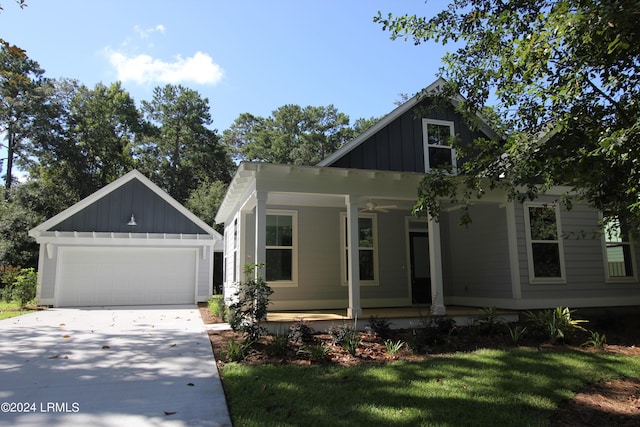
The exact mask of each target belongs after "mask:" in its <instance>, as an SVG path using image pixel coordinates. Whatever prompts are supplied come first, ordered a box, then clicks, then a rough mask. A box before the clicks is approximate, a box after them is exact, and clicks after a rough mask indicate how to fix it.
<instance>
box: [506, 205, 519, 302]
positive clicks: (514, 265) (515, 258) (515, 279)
mask: <svg viewBox="0 0 640 427" xmlns="http://www.w3.org/2000/svg"><path fill="white" fill-rule="evenodd" d="M505 208H506V209H505V215H506V218H507V244H508V246H509V268H510V271H511V295H512V296H513V298H516V299H520V298H522V283H521V282H520V257H519V255H518V227H517V225H516V206H515V201H514V200H512V201H511V202H507V204H506V206H505Z"/></svg>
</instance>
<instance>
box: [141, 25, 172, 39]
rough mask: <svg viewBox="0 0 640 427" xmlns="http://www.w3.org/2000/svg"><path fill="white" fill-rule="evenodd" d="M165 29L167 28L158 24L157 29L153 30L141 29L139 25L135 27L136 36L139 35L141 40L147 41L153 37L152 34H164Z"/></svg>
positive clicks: (152, 28)
mask: <svg viewBox="0 0 640 427" xmlns="http://www.w3.org/2000/svg"><path fill="white" fill-rule="evenodd" d="M165 29H166V28H165V27H164V25H162V24H158V25H156V26H155V27H151V28H141V27H140V26H139V25H135V26H134V27H133V30H134V31H135V32H136V34H138V36H140V38H141V39H147V38H149V37H151V34H153V33H155V32H159V33H162V34H164V31H165Z"/></svg>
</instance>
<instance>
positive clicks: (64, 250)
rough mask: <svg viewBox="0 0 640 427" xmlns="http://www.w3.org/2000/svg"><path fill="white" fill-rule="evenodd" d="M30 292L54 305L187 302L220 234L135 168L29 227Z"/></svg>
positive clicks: (199, 288)
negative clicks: (34, 251)
mask: <svg viewBox="0 0 640 427" xmlns="http://www.w3.org/2000/svg"><path fill="white" fill-rule="evenodd" d="M30 234H31V235H32V236H33V237H35V238H36V239H37V241H38V242H39V243H40V259H39V265H38V272H39V275H38V281H39V286H38V298H39V302H40V304H43V305H51V306H56V307H85V306H87V307H91V306H127V305H159V304H194V303H196V302H200V301H206V300H207V298H208V297H209V296H210V295H211V294H212V293H213V276H214V262H213V259H214V254H215V252H216V251H221V250H222V249H221V245H222V240H221V239H222V238H221V236H220V235H219V234H218V233H216V231H215V230H213V229H212V228H211V227H209V226H208V225H207V224H205V223H204V222H203V221H201V220H200V219H199V218H197V217H196V216H195V215H193V214H192V213H191V212H189V211H188V210H187V209H186V208H184V207H183V206H182V205H180V204H179V203H177V202H176V201H175V200H174V199H172V198H171V197H170V196H169V195H168V194H166V193H165V192H164V191H162V190H161V189H160V188H159V187H157V186H155V184H153V183H152V182H151V181H149V180H148V179H147V178H145V177H144V176H143V175H141V174H140V173H139V172H137V171H133V172H130V173H129V174H127V175H125V176H123V177H122V178H120V179H119V180H116V181H114V182H113V183H112V184H109V185H108V186H107V187H105V188H103V189H102V190H100V191H98V192H96V193H95V194H94V195H92V196H89V197H88V198H87V199H84V200H82V201H80V202H78V203H77V204H76V205H74V206H72V207H70V208H69V209H67V210H65V211H63V212H61V213H60V214H58V215H56V216H55V217H53V218H51V219H50V220H48V221H45V222H44V223H43V224H40V225H39V226H38V227H36V228H34V229H33V230H31V231H30Z"/></svg>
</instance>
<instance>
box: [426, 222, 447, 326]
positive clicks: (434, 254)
mask: <svg viewBox="0 0 640 427" xmlns="http://www.w3.org/2000/svg"><path fill="white" fill-rule="evenodd" d="M429 254H430V256H429V267H430V270H431V311H432V313H433V314H446V313H447V309H446V307H445V306H444V285H443V281H442V248H441V246H440V223H439V222H437V221H435V220H434V219H433V218H429Z"/></svg>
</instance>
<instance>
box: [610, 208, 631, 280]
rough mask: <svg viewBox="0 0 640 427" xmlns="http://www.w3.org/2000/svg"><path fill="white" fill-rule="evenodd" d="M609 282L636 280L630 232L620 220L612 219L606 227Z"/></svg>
mask: <svg viewBox="0 0 640 427" xmlns="http://www.w3.org/2000/svg"><path fill="white" fill-rule="evenodd" d="M604 242H605V259H606V262H607V270H606V272H607V280H608V281H612V282H613V281H624V280H636V274H635V271H636V269H635V268H634V264H635V263H634V254H633V246H632V245H631V242H630V240H629V230H628V227H626V226H625V225H624V224H621V223H620V221H619V220H618V219H611V220H610V221H609V222H607V223H606V224H605V226H604Z"/></svg>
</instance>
